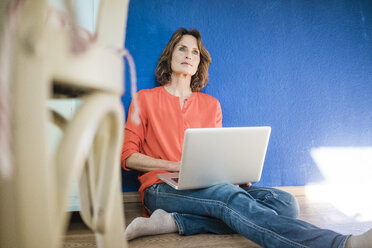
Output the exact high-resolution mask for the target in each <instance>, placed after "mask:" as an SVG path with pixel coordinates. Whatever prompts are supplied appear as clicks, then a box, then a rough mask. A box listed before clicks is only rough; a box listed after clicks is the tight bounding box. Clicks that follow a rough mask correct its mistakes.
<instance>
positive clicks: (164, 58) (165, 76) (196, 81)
mask: <svg viewBox="0 0 372 248" xmlns="http://www.w3.org/2000/svg"><path fill="white" fill-rule="evenodd" d="M184 35H192V36H194V37H195V38H196V40H197V43H198V49H199V51H200V63H199V66H198V70H197V71H196V73H195V75H193V76H192V77H191V83H190V88H191V90H192V91H200V90H201V89H203V88H204V86H206V85H207V83H208V68H209V65H210V63H211V56H210V55H209V52H208V51H207V49H206V48H205V47H204V45H203V43H202V41H201V36H200V33H199V31H198V30H196V29H190V30H187V29H185V28H180V29H178V30H177V31H176V32H174V33H173V35H172V38H171V39H170V40H169V42H168V44H167V45H166V46H165V48H164V50H163V52H162V53H161V54H160V56H159V62H158V65H157V66H156V70H155V76H156V79H157V80H158V82H159V84H160V85H166V84H168V83H169V82H170V79H171V75H172V67H171V65H172V54H173V51H174V47H175V46H176V45H177V43H178V42H180V40H181V39H182V37H183V36H184Z"/></svg>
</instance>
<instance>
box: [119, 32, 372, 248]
mask: <svg viewBox="0 0 372 248" xmlns="http://www.w3.org/2000/svg"><path fill="white" fill-rule="evenodd" d="M210 62H211V59H210V56H209V53H208V51H207V50H206V49H205V47H204V45H203V44H202V42H201V37H200V33H199V32H198V31H197V30H195V29H190V30H186V29H184V28H181V29H179V30H177V31H176V32H175V33H174V34H173V36H172V38H171V39H170V41H169V42H168V44H167V45H166V47H165V49H164V51H163V52H162V54H161V55H160V58H159V63H158V65H157V68H156V73H155V74H156V77H157V80H158V82H159V83H160V85H161V86H159V87H156V88H153V89H146V90H141V91H140V92H138V101H139V106H140V119H141V123H140V124H139V125H135V124H134V123H133V122H132V121H131V118H128V122H127V124H126V126H125V139H124V145H123V152H122V167H123V168H124V169H126V170H130V169H135V170H138V171H140V176H139V180H140V183H141V187H140V189H139V192H140V193H141V196H142V200H143V203H144V207H145V209H144V215H145V216H146V215H147V213H152V215H151V217H150V218H142V217H140V218H136V219H135V220H134V221H133V222H132V223H131V224H130V225H129V226H128V228H127V231H126V236H127V238H128V239H133V238H135V237H138V236H142V235H152V234H160V233H169V232H177V231H178V232H179V233H180V234H182V235H191V234H197V233H206V232H211V233H216V234H227V233H235V232H237V233H240V234H241V235H243V236H245V237H246V238H248V239H250V240H252V241H254V242H256V243H257V244H259V245H261V246H263V247H372V245H371V244H372V232H371V231H369V232H367V233H366V234H364V235H360V236H346V235H341V234H339V233H336V232H333V231H330V230H324V229H319V228H317V227H315V226H313V225H311V224H309V223H306V222H303V221H300V220H297V219H296V218H297V216H298V204H297V201H296V199H295V198H294V197H293V196H292V195H290V194H288V193H286V192H283V191H280V190H277V189H273V188H263V187H255V186H251V185H246V186H243V187H238V186H235V185H231V184H223V185H216V186H212V187H209V188H205V189H199V190H175V189H173V188H171V187H170V186H168V185H167V184H165V183H163V182H162V181H161V180H160V179H158V178H157V174H158V173H163V172H169V171H172V172H174V171H178V170H179V165H180V164H179V161H180V159H181V152H182V144H183V135H184V131H185V130H186V129H187V128H200V127H203V128H206V127H221V126H222V112H221V106H220V103H219V102H218V100H217V99H215V98H213V97H211V96H209V95H207V94H203V93H200V92H199V91H200V90H201V89H202V88H203V87H204V86H205V85H206V84H207V80H208V67H209V65H210ZM132 112H133V110H132V106H131V107H130V109H129V115H131V114H132ZM350 237H351V238H350ZM368 245H369V246H368Z"/></svg>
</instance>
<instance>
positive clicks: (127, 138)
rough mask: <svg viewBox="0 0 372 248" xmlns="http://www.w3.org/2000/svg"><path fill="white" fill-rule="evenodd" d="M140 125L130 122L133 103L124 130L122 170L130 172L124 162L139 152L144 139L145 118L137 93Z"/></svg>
mask: <svg viewBox="0 0 372 248" xmlns="http://www.w3.org/2000/svg"><path fill="white" fill-rule="evenodd" d="M137 94H138V95H137V100H138V105H139V118H140V123H139V124H138V125H137V124H135V123H134V122H133V121H132V114H133V102H132V103H131V104H130V106H129V111H128V119H127V123H126V124H125V128H124V141H123V147H122V152H121V166H122V168H123V169H124V170H128V171H129V170H131V169H129V168H127V167H126V166H125V160H126V159H127V158H128V157H129V156H130V155H132V154H133V153H136V152H140V151H141V148H142V146H143V142H144V139H145V133H146V126H147V118H146V113H145V109H144V104H143V97H142V94H140V92H139V93H137Z"/></svg>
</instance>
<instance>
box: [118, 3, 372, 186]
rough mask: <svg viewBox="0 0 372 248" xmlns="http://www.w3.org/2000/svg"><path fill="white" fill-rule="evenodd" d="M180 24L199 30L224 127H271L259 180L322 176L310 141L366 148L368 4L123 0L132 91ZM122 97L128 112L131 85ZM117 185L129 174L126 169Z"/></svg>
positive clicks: (371, 139)
mask: <svg viewBox="0 0 372 248" xmlns="http://www.w3.org/2000/svg"><path fill="white" fill-rule="evenodd" d="M179 27H186V28H192V27H195V28H197V29H199V30H200V32H201V34H202V39H203V42H204V44H205V46H206V47H207V49H208V50H209V52H210V54H211V56H212V64H211V66H210V81H209V85H208V86H207V87H206V88H205V89H204V90H203V91H204V92H205V93H208V94H210V95H212V96H214V97H216V98H217V99H219V100H220V102H221V105H222V111H223V116H224V118H223V125H224V126H226V127H233V126H256V125H270V126H272V136H271V140H270V143H269V148H268V152H267V157H266V161H265V167H264V171H263V176H262V180H261V182H260V185H269V186H289V185H291V186H296V185H305V184H308V183H311V182H317V181H321V180H322V179H323V176H322V174H321V173H320V171H319V169H318V167H317V165H316V164H315V162H314V161H313V159H312V158H311V155H310V151H311V149H312V148H314V147H323V146H326V147H328V146H372V2H371V1H361V0H319V1H315V0H313V1H305V0H304V1H295V0H292V1H290V0H265V1H255V0H234V1H226V0H225V1H222V0H204V1H199V0H189V1H183V0H152V1H147V0H131V3H130V7H129V16H128V27H127V38H126V47H127V48H128V49H129V50H130V51H131V53H132V55H133V57H134V60H135V62H136V67H137V75H138V87H139V89H144V88H152V87H154V86H156V83H155V77H154V70H155V67H156V64H157V59H158V56H159V54H160V53H161V51H162V49H163V47H164V46H165V44H166V43H167V42H168V40H169V38H170V36H171V35H172V33H173V32H174V31H175V30H176V29H178V28H179ZM127 92H128V93H127V94H126V95H125V96H124V98H123V102H124V105H125V107H126V110H127V109H128V106H129V103H130V97H129V88H128V87H127ZM123 180H124V186H123V190H124V191H135V190H136V189H137V187H138V182H137V181H136V178H135V173H134V172H131V173H128V172H124V173H123Z"/></svg>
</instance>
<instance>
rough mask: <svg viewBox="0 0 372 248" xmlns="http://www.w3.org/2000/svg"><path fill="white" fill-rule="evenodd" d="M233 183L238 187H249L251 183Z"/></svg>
mask: <svg viewBox="0 0 372 248" xmlns="http://www.w3.org/2000/svg"><path fill="white" fill-rule="evenodd" d="M235 185H236V186H238V187H241V188H243V187H248V188H250V187H251V186H252V183H251V182H249V183H245V184H235Z"/></svg>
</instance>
